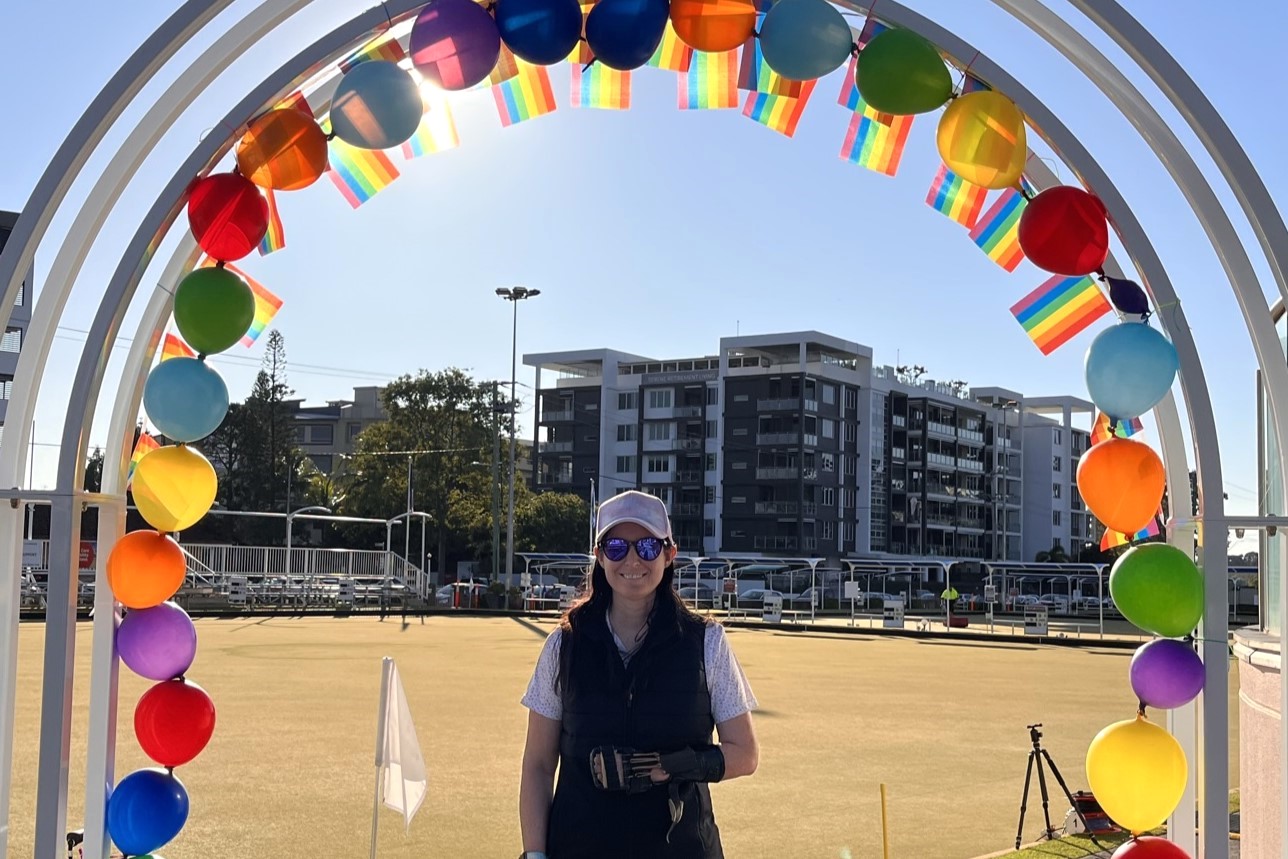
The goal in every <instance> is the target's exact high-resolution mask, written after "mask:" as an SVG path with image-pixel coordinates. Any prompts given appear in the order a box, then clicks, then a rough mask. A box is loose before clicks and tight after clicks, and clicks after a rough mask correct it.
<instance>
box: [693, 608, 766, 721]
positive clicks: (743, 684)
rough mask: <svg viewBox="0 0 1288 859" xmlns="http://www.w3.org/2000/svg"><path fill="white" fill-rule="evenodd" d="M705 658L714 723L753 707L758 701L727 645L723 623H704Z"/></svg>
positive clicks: (753, 708)
mask: <svg viewBox="0 0 1288 859" xmlns="http://www.w3.org/2000/svg"><path fill="white" fill-rule="evenodd" d="M704 645H705V651H706V660H707V691H709V692H710V693H711V715H712V716H713V717H714V718H715V720H716V724H720V723H721V722H727V721H729V720H730V719H732V718H735V717H737V716H741V715H742V714H743V713H748V712H750V711H752V710H755V709H756V708H757V707H759V706H760V705H759V704H758V703H757V701H756V696H755V694H754V693H753V692H752V691H751V684H750V683H748V682H747V675H746V674H744V673H743V672H742V666H741V665H739V664H738V657H736V656H734V654H733V649H732V648H731V647H729V639H728V637H727V636H726V635H725V630H724V627H723V626H721V625H720V624H718V623H713V624H710V625H709V626H708V627H707V633H706V639H705V641H704Z"/></svg>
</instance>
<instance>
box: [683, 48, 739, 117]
mask: <svg viewBox="0 0 1288 859" xmlns="http://www.w3.org/2000/svg"><path fill="white" fill-rule="evenodd" d="M677 83H678V89H679V93H678V100H679V106H680V110H719V109H724V108H736V107H737V106H738V51H737V50H732V51H725V52H724V53H720V54H708V53H704V52H702V51H695V52H694V54H693V60H692V62H691V63H690V64H689V70H688V72H687V73H685V74H683V75H680V76H679V77H678V79H677Z"/></svg>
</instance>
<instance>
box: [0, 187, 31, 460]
mask: <svg viewBox="0 0 1288 859" xmlns="http://www.w3.org/2000/svg"><path fill="white" fill-rule="evenodd" d="M17 222H18V214H17V213H16V212H0V251H3V250H4V246H5V244H6V243H7V242H8V241H9V234H10V233H11V232H12V231H13V228H14V225H15V224H17ZM31 289H32V276H31V272H30V271H29V272H27V276H26V277H25V278H23V280H22V287H21V288H20V289H19V290H18V297H17V299H16V300H15V301H14V305H13V308H12V311H11V313H10V314H9V321H8V323H7V324H6V325H5V327H4V334H3V335H2V336H0V440H3V438H4V435H3V433H4V422H5V412H6V411H7V410H8V407H9V396H10V394H11V392H12V391H13V378H14V375H15V374H16V373H17V371H18V352H19V351H20V350H21V349H22V341H23V339H24V338H26V336H27V326H29V325H30V324H31V299H32V296H31Z"/></svg>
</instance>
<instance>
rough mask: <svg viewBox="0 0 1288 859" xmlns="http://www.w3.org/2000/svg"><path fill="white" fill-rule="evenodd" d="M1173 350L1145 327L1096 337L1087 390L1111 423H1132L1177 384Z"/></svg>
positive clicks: (1129, 325) (1127, 325) (1124, 326)
mask: <svg viewBox="0 0 1288 859" xmlns="http://www.w3.org/2000/svg"><path fill="white" fill-rule="evenodd" d="M1178 365H1179V362H1178V360H1177V357H1176V347H1175V346H1173V345H1172V343H1171V341H1170V340H1168V339H1167V338H1166V337H1164V336H1163V335H1162V334H1161V333H1160V332H1158V331H1156V330H1155V329H1153V328H1151V327H1150V326H1149V325H1148V324H1146V323H1143V322H1124V323H1121V324H1119V325H1115V326H1113V327H1112V328H1106V329H1105V330H1104V331H1101V332H1100V333H1099V334H1098V335H1096V339H1095V340H1093V341H1091V347H1090V348H1089V349H1087V362H1086V377H1087V391H1088V393H1090V394H1091V401H1092V402H1093V403H1095V404H1096V408H1098V409H1100V410H1101V411H1102V412H1104V413H1105V414H1106V415H1108V416H1109V417H1111V418H1117V419H1119V420H1130V419H1131V418H1135V417H1140V416H1141V415H1143V414H1145V413H1146V412H1147V411H1149V410H1150V409H1152V408H1154V406H1156V405H1158V403H1159V401H1160V400H1162V399H1163V397H1165V396H1167V392H1168V391H1169V390H1170V389H1171V387H1172V382H1173V381H1174V380H1175V379H1176V370H1177V367H1178Z"/></svg>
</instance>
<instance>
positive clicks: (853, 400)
mask: <svg viewBox="0 0 1288 859" xmlns="http://www.w3.org/2000/svg"><path fill="white" fill-rule="evenodd" d="M845 407H846V408H847V409H849V410H850V411H852V412H857V411H858V410H859V390H858V388H846V389H845Z"/></svg>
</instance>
